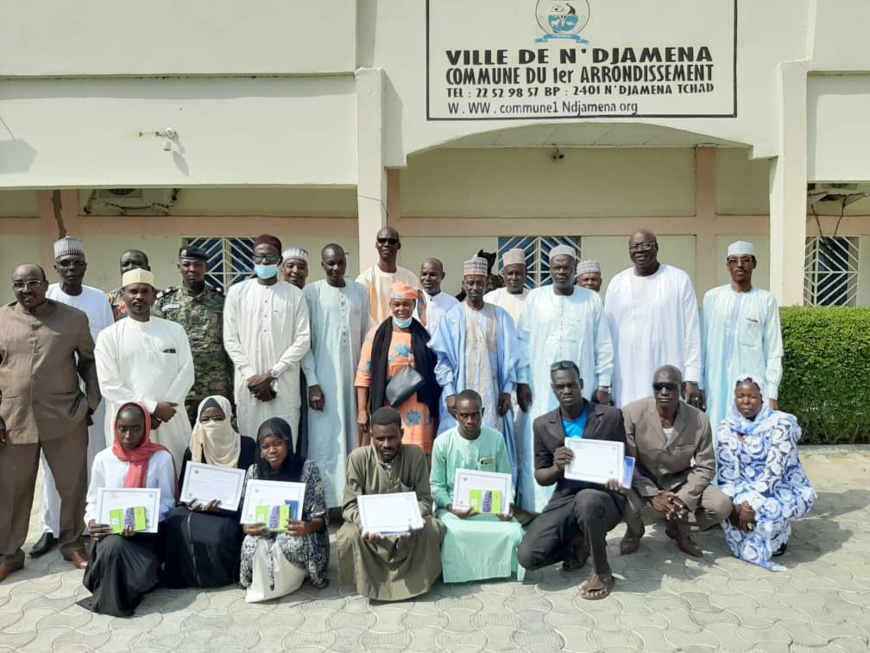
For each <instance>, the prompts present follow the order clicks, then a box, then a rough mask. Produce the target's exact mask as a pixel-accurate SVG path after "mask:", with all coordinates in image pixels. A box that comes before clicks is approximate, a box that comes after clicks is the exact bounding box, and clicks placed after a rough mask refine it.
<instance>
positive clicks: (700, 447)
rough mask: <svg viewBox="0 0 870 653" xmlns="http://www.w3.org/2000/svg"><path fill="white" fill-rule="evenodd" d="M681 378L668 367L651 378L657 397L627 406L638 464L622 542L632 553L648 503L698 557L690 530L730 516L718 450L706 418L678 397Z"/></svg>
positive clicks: (623, 548)
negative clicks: (720, 480)
mask: <svg viewBox="0 0 870 653" xmlns="http://www.w3.org/2000/svg"><path fill="white" fill-rule="evenodd" d="M682 381H683V377H682V375H681V374H680V370H678V369H677V368H676V367H674V366H673V365H665V366H664V367H660V368H659V369H658V370H656V372H655V376H654V377H653V384H652V387H653V395H654V396H652V397H648V398H646V399H639V400H638V401H635V402H632V403H630V404H628V405H627V406H623V408H622V411H623V414H624V415H625V431H626V440H627V443H628V455H629V456H634V457H635V459H636V464H635V468H634V479H633V481H632V484H631V485H632V489H631V490H630V491H629V493H628V496H629V502H630V505H631V507H630V509H629V511H628V513H627V514H626V516H625V523H626V524H627V525H628V530H627V532H626V534H625V537H624V538H623V540H622V542H621V543H620V545H619V550H620V552H621V553H623V554H629V553H634V552H635V551H637V550H638V548H639V547H640V538H641V537H642V536H643V533H644V528H643V519H642V518H641V515H640V511H641V507H642V506H643V504H644V503H647V504H648V505H650V506H651V507H652V508H653V509H654V510H655V511H656V512H659V513H661V514H662V515H664V517H665V519H666V520H667V524H668V525H667V528H666V529H665V534H666V535H667V536H668V537H669V538H671V539H672V540H674V541H675V542H676V543H677V546H678V547H680V550H681V551H682V552H683V553H685V554H687V555H690V556H694V557H697V558H700V557H701V556H702V555H703V554H702V552H701V549H700V548H699V547H698V545H697V544H695V542H694V540H693V539H692V536H691V535H690V531H692V530H705V529H707V528H710V527H711V526H713V525H715V524H718V523H719V522H721V521H723V520H725V519H727V518H728V516H729V515H730V514H731V511H732V510H733V508H734V506H733V505H732V503H731V499H730V498H729V497H727V496H726V495H725V494H723V493H722V492H721V491H719V489H718V488H717V487H716V486H715V485H713V484H712V481H713V478H714V477H715V476H716V453H715V451H714V450H713V435H712V433H711V431H710V421H709V420H708V419H707V416H706V415H705V414H704V413H703V412H701V411H700V410H698V409H697V408H694V407H693V406H690V405H689V404H687V403H685V402H683V401H681V400H680V392H681V385H682Z"/></svg>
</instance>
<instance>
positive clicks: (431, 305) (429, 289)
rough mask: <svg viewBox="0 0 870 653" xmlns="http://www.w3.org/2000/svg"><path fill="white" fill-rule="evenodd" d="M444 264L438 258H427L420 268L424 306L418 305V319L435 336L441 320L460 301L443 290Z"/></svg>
mask: <svg viewBox="0 0 870 653" xmlns="http://www.w3.org/2000/svg"><path fill="white" fill-rule="evenodd" d="M444 277H445V272H444V264H443V263H442V262H441V261H440V260H438V259H437V258H427V259H426V260H425V261H423V265H421V266H420V287H421V288H422V289H423V304H422V307H421V305H420V303H419V302H418V304H417V317H418V319H419V320H420V322H421V323H422V324H423V325H424V326H425V327H426V331H428V332H429V333H430V335H434V334H435V329H437V328H438V323H439V322H440V321H441V318H442V317H444V316H445V315H446V314H447V311H449V310H450V309H451V308H453V307H454V306H457V305H458V304H459V300H458V299H456V297H454V296H453V295H449V294H447V293H446V292H443V291H442V290H441V282H442V281H444Z"/></svg>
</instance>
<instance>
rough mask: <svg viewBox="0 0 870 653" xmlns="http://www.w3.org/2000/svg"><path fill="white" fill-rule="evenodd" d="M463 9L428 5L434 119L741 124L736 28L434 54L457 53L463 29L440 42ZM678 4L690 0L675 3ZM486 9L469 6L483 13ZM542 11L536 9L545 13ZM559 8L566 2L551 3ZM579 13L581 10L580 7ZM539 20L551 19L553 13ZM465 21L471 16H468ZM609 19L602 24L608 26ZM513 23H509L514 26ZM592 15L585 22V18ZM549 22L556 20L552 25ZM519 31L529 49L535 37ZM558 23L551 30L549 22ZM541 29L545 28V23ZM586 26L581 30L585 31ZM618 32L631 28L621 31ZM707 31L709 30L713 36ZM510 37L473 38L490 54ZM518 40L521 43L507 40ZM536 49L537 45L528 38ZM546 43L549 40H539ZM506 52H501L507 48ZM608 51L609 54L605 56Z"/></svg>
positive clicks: (436, 0)
mask: <svg viewBox="0 0 870 653" xmlns="http://www.w3.org/2000/svg"><path fill="white" fill-rule="evenodd" d="M457 1H458V0H429V4H428V23H427V30H428V33H427V36H428V48H429V51H428V59H427V63H428V71H427V72H428V80H427V81H428V89H427V91H428V96H427V100H428V102H427V108H428V115H427V117H428V119H429V120H510V119H537V118H545V119H546V118H577V117H631V116H646V117H734V116H735V115H736V84H735V70H736V68H735V57H734V53H735V43H734V29H733V28H732V29H731V30H725V31H726V32H727V33H726V34H724V35H723V34H720V35H718V38H713V37H709V38H708V37H707V35H706V33H705V32H698V33H700V34H705V38H704V42H701V43H696V42H686V41H671V42H669V43H659V44H652V43H644V44H637V43H629V44H625V37H626V34H625V30H622V31H619V32H618V34H619V37H620V41H622V43H623V44H622V45H609V44H606V43H605V39H603V38H602V39H601V45H598V44H597V43H596V44H594V45H593V44H590V43H589V42H588V41H585V40H583V39H581V38H580V37H579V36H576V32H577V31H578V30H577V29H576V25H577V23H576V22H575V23H568V24H569V25H574V26H575V28H574V32H575V36H574V37H573V38H574V39H576V40H578V41H580V43H576V42H575V41H574V40H565V39H560V38H557V37H553V38H552V39H551V40H549V41H547V42H546V43H545V44H544V45H542V46H537V47H534V46H532V47H474V48H463V47H447V48H445V47H438V46H439V45H442V46H443V45H444V44H448V42H449V45H454V44H455V45H460V43H459V41H460V40H464V41H466V42H467V41H468V40H470V37H471V35H468V36H467V37H463V34H462V30H461V29H460V30H456V29H452V30H451V31H449V32H448V33H442V32H441V31H440V29H441V28H442V27H445V26H447V25H451V26H453V27H455V25H453V24H452V23H450V22H449V21H447V20H446V18H447V14H446V13H444V10H445V9H447V8H448V6H453V5H454V4H456V2H457ZM498 1H499V2H500V3H501V6H502V7H503V6H504V5H505V4H511V5H512V4H518V5H521V4H526V5H527V4H529V0H525V2H523V0H514V2H510V0H509V1H508V2H507V3H506V2H505V0H498ZM626 1H627V0H609V4H604V3H601V2H599V3H597V7H596V8H601V7H608V9H607V11H608V12H610V13H612V12H613V9H614V7H613V6H612V5H618V4H625V3H626ZM674 1H675V2H677V3H678V4H679V3H680V2H686V0H674ZM488 3H489V0H479V1H478V2H475V3H465V4H464V6H465V7H466V8H469V7H470V8H471V11H475V9H477V10H479V9H480V8H481V6H483V7H484V8H485V7H486V6H487V5H488ZM540 4H541V3H539V5H540ZM550 4H553V5H560V4H568V5H569V7H573V5H572V4H571V3H570V2H569V3H559V2H551V3H550ZM574 4H576V3H574ZM713 4H718V5H719V8H720V10H722V9H731V10H736V6H735V5H734V4H733V0H727V1H725V0H717V2H714V3H713ZM539 10H540V11H543V12H544V15H546V11H555V10H553V9H552V8H550V9H548V7H547V6H544V7H543V8H540V7H539ZM466 13H467V12H466ZM598 13H604V14H605V16H604V17H603V18H600V19H599V25H598V28H599V29H600V23H603V22H604V21H605V18H606V12H604V11H599V12H598ZM505 15H509V16H510V18H509V19H508V20H507V22H508V24H512V23H515V22H517V16H516V15H514V14H509V12H502V17H504V16H505ZM592 15H596V14H591V13H587V16H592ZM551 18H552V16H551ZM519 22H520V25H519V26H518V27H517V29H518V30H519V29H520V28H522V31H521V32H520V33H521V34H522V36H523V40H524V41H525V42H526V43H528V41H529V40H530V39H529V38H528V33H529V29H527V28H526V27H527V26H525V25H524V24H523V22H522V21H519ZM551 22H552V21H551ZM622 23H624V21H622ZM539 24H544V25H546V24H549V23H547V22H546V21H540V22H539ZM584 25H585V23H584ZM622 27H625V25H624V24H622ZM707 32H709V30H707ZM506 35H507V36H509V34H508V30H507V29H505V30H502V31H501V32H498V31H496V33H495V36H493V34H491V33H489V32H487V33H480V32H477V33H476V36H477V38H476V39H474V40H475V41H480V42H482V44H483V45H490V44H491V43H492V42H494V40H495V39H496V37H499V36H500V37H501V38H500V41H501V42H503V41H504V40H506V39H505V36H506ZM507 40H509V41H514V42H515V41H517V40H519V38H514V39H507ZM531 40H532V41H534V40H535V39H531ZM538 40H539V41H546V38H542V39H538ZM501 44H502V43H499V45H501ZM605 45H606V46H607V47H605Z"/></svg>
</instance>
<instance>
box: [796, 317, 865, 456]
mask: <svg viewBox="0 0 870 653" xmlns="http://www.w3.org/2000/svg"><path fill="white" fill-rule="evenodd" d="M780 313H781V316H782V336H783V345H784V347H785V358H784V360H783V379H782V385H781V386H780V390H779V407H780V409H781V410H784V411H787V412H789V413H793V414H794V415H795V416H797V419H798V422H799V423H800V425H801V428H802V429H803V434H804V435H803V440H802V443H803V444H854V443H867V442H870V309H861V308H808V307H794V308H783V309H781V311H780Z"/></svg>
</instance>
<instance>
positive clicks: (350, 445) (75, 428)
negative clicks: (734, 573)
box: [0, 227, 815, 616]
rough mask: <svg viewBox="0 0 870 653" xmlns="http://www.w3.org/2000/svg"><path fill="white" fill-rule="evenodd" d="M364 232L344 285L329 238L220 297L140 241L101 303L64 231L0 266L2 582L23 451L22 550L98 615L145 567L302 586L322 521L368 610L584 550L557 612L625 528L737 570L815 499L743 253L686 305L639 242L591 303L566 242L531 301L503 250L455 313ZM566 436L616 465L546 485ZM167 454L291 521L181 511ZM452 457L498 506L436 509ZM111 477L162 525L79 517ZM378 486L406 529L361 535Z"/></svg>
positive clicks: (385, 239)
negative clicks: (409, 499) (409, 497)
mask: <svg viewBox="0 0 870 653" xmlns="http://www.w3.org/2000/svg"><path fill="white" fill-rule="evenodd" d="M375 244H376V247H377V251H378V255H379V261H378V263H377V264H376V265H374V266H373V267H372V268H370V269H368V270H365V271H363V272H362V274H360V275H359V277H358V278H357V280H356V281H353V280H350V279H348V278H346V277H345V274H346V267H347V257H346V255H345V252H344V250H343V248H342V247H341V246H340V245H337V244H329V245H327V246H325V247H324V248H323V249H322V251H321V259H320V263H321V267H322V268H323V270H324V273H325V279H324V280H322V281H318V282H316V283H313V284H307V277H308V263H309V261H308V252H306V251H305V250H304V249H302V248H300V247H289V248H286V249H285V248H283V247H282V243H281V242H280V240H279V239H278V238H276V237H275V236H271V235H262V236H260V237H259V238H257V239H256V241H255V243H254V249H253V257H252V258H253V270H252V272H253V274H252V278H250V279H247V280H243V281H241V282H239V283H236V284H234V285H232V286H231V287H230V288H229V289H228V291H227V292H226V293H225V294H224V293H223V292H222V291H221V290H220V289H218V288H212V287H211V286H210V285H209V283H208V281H207V272H208V255H207V253H206V252H205V251H203V250H201V249H199V248H197V247H192V246H186V247H182V248H181V250H180V251H179V258H178V269H179V272H180V274H181V283H180V284H179V285H178V286H173V287H170V288H166V289H163V290H162V291H158V289H157V287H156V286H155V281H154V275H153V273H152V272H151V270H150V267H149V261H148V258H147V256H146V255H145V253H143V252H140V251H137V250H129V251H127V252H124V253H123V255H122V257H121V271H122V281H121V285H120V287H119V288H118V289H117V290H115V291H112V292H111V293H109V294H108V296H107V295H106V294H104V293H102V292H101V291H99V290H97V289H95V288H91V287H89V286H86V285H84V283H83V280H84V276H85V273H86V270H87V260H86V257H85V252H84V246H83V244H82V243H81V241H79V240H77V239H75V238H69V237H65V238H62V239H60V240H59V241H57V242H56V243H55V256H56V262H55V271H56V272H57V274H58V275H59V277H60V282H59V283H54V284H49V283H48V280H47V278H46V275H45V272H44V270H43V269H42V268H40V267H39V266H36V265H32V264H26V265H21V266H19V267H18V268H16V270H15V272H14V273H13V278H12V285H13V290H14V293H15V296H16V301H15V302H13V303H12V304H10V305H8V306H5V307H2V308H0V582H2V580H4V579H5V578H6V577H7V576H8V575H9V574H10V573H12V572H14V571H16V570H18V569H20V568H21V567H22V566H23V564H24V553H23V551H22V549H21V547H22V545H23V543H24V541H25V539H26V536H27V529H28V520H29V515H30V508H31V505H32V501H33V494H34V489H35V488H34V485H35V482H36V473H37V460H39V458H40V456H41V457H42V465H43V471H44V477H43V488H42V509H43V510H42V516H43V519H42V526H43V533H42V535H41V537H40V538H39V539H38V541H37V542H36V544H35V545H34V547H33V549H32V550H31V555H32V556H39V555H43V554H45V553H46V552H47V551H49V550H51V549H52V548H54V547H55V546H59V548H60V551H61V553H62V554H63V556H64V557H65V558H66V559H67V560H70V561H71V562H72V563H73V564H74V565H75V566H76V567H79V568H81V569H85V570H86V571H85V576H84V582H85V585H86V586H87V587H88V588H89V589H90V590H91V592H92V593H93V595H92V597H90V598H88V599H86V600H84V601H82V605H84V606H85V607H88V608H89V609H92V610H95V611H98V612H106V613H109V614H117V615H122V616H123V615H129V614H131V613H132V611H133V610H134V609H135V607H136V605H137V604H138V603H139V601H141V599H142V596H143V594H144V593H146V592H147V591H148V590H149V589H151V588H152V587H154V586H155V585H156V584H157V583H158V582H160V579H161V578H162V579H163V581H162V582H164V583H166V584H167V585H169V586H173V587H183V586H202V587H212V586H220V585H225V584H228V583H230V582H236V581H238V582H240V583H241V584H242V585H243V586H245V587H247V588H248V593H249V597H255V596H265V597H267V598H268V597H271V596H274V595H275V591H276V590H275V586H276V583H277V584H278V585H280V587H281V588H283V590H284V591H285V592H286V591H292V590H293V589H296V588H297V587H299V586H300V585H301V584H302V583H303V582H304V581H305V580H306V579H308V580H309V581H310V582H311V583H312V584H313V585H314V586H316V587H325V586H326V585H327V584H328V583H329V575H328V561H329V555H330V551H329V536H328V525H329V521H330V519H332V520H338V521H341V522H342V523H341V526H340V527H339V528H338V531H337V534H336V545H337V547H338V561H339V580H340V581H341V582H347V583H353V584H355V586H356V588H357V591H359V592H360V593H361V594H364V595H366V596H368V597H370V598H372V599H377V600H399V599H404V598H408V597H412V596H416V595H419V594H421V593H424V592H426V591H428V589H429V588H430V587H431V586H432V584H433V583H434V582H435V581H436V580H437V579H438V578H439V577H443V579H444V581H445V582H464V581H470V580H483V579H487V578H499V577H509V576H511V575H512V574H516V576H517V578H519V579H522V577H523V574H524V572H525V570H529V569H537V568H540V567H543V566H546V565H551V564H555V563H562V565H563V567H564V568H565V569H568V570H570V569H579V568H582V567H584V566H585V564H586V563H587V561H588V559H589V558H590V557H591V559H592V562H591V573H590V574H589V577H588V579H587V581H586V583H585V584H584V585H583V587H582V589H581V596H583V598H586V599H600V598H604V597H606V596H608V595H609V594H610V593H611V591H612V589H613V586H614V579H613V576H612V574H611V572H610V567H609V565H608V562H607V555H606V546H605V540H606V535H607V533H608V532H609V531H610V530H612V529H613V528H614V527H615V526H616V525H617V524H618V523H619V522H621V521H623V520H624V521H625V523H626V526H627V528H626V534H625V537H624V538H623V539H622V541H621V543H620V552H621V553H622V554H624V555H629V554H631V553H633V552H635V551H637V549H638V548H639V546H640V541H641V538H642V536H643V534H644V518H645V513H646V516H647V517H648V513H650V511H651V512H652V513H658V514H659V515H660V516H661V517H663V518H664V519H665V521H666V523H667V527H666V529H665V533H666V535H667V536H668V537H669V538H670V539H672V540H674V541H675V542H676V544H677V545H678V546H679V548H680V550H682V551H683V552H684V553H686V554H687V555H692V556H701V555H702V551H701V549H700V548H699V547H698V545H697V544H696V543H695V541H694V539H693V537H692V532H693V531H696V530H698V529H704V528H709V527H710V526H713V525H715V524H722V527H723V529H724V531H725V535H726V541H727V543H728V545H729V546H730V548H731V549H732V551H733V552H734V554H735V555H737V556H738V557H740V558H741V559H744V560H747V561H749V562H753V563H755V564H758V565H761V566H763V567H766V568H768V569H771V570H780V569H783V567H781V566H780V565H778V564H777V563H776V562H775V561H774V560H773V558H774V557H776V556H778V555H781V554H782V553H784V552H785V549H786V543H787V541H788V538H789V535H790V525H789V524H790V521H791V520H793V519H796V518H798V517H800V516H802V515H804V514H805V513H806V512H807V511H808V510H809V508H810V507H811V505H812V503H813V500H814V497H815V495H814V492H813V489H812V486H811V485H810V483H809V481H808V479H807V478H806V475H805V473H804V472H803V469H802V467H801V464H800V460H799V457H798V453H797V442H798V440H799V439H800V428H799V426H798V424H797V422H796V421H795V419H794V417H793V416H791V415H789V414H787V413H783V412H780V411H779V410H778V405H777V390H778V385H779V382H780V379H781V375H782V353H783V352H782V338H781V334H780V326H779V315H778V307H777V305H776V301H775V300H774V298H773V297H772V296H771V295H770V293H768V292H767V291H764V290H762V289H760V288H757V287H755V286H753V285H752V272H753V270H754V269H755V266H756V255H755V250H754V248H753V246H752V245H751V244H749V243H745V242H737V243H733V244H732V245H731V246H730V247H729V249H728V254H727V258H726V266H727V269H728V271H729V273H730V275H731V283H730V284H728V285H725V286H721V287H719V288H715V289H713V290H711V291H709V292H708V293H707V294H706V295H705V297H704V302H703V311H702V312H699V310H698V303H697V299H696V295H695V290H694V288H693V286H692V283H691V280H690V279H689V276H688V275H687V274H686V273H685V272H684V271H682V270H679V269H678V268H675V267H672V266H669V265H666V264H663V263H660V262H659V260H658V251H659V247H658V242H657V240H656V237H655V235H654V234H653V233H651V232H649V231H647V230H641V231H638V232H637V233H635V234H633V235H632V236H631V237H630V238H629V242H628V253H629V257H630V259H631V261H632V264H633V265H632V267H630V268H628V269H626V270H625V271H623V272H621V273H620V274H618V275H617V276H615V277H614V278H613V279H612V281H611V282H610V284H609V285H608V288H607V292H606V296H605V300H604V301H602V300H601V298H600V296H599V294H598V292H599V290H600V288H601V270H600V267H599V266H598V264H597V263H595V262H594V261H580V260H578V256H577V252H576V251H575V250H574V248H572V247H570V246H564V245H561V246H556V247H553V248H552V250H551V251H550V252H549V269H550V283H548V284H547V285H543V286H541V287H540V288H536V289H529V288H528V287H527V276H528V270H527V265H526V254H525V252H524V251H523V250H511V251H508V252H506V253H505V254H504V255H503V257H502V266H501V268H502V269H501V278H502V280H503V282H504V286H503V287H501V288H497V289H494V290H491V289H489V288H488V285H489V284H488V278H489V277H488V273H489V262H488V261H487V260H486V259H484V258H481V257H479V256H475V257H473V258H471V259H470V260H469V261H466V263H465V264H464V267H463V271H462V289H463V299H462V301H459V300H458V299H456V298H454V297H451V296H449V295H448V294H446V293H445V292H443V291H442V290H441V283H442V281H443V280H444V278H445V270H444V266H443V264H442V263H441V261H439V260H438V259H434V258H429V259H427V260H425V261H424V262H423V264H422V266H421V269H420V276H419V278H418V277H417V275H415V274H414V273H413V272H412V271H410V270H407V269H405V268H402V267H400V266H399V265H398V264H397V257H398V253H399V250H400V249H401V240H400V237H399V234H398V232H397V231H396V230H395V229H393V228H391V227H385V228H384V229H382V230H381V231H380V232H378V234H377V240H376V243H375ZM705 411H706V412H705ZM572 438H585V439H603V440H610V441H615V442H621V443H623V445H624V451H625V454H626V456H631V457H633V458H634V460H635V467H634V472H633V477H632V478H631V479H630V480H628V481H627V479H624V478H613V479H610V481H609V482H608V483H607V484H606V485H599V484H595V483H590V482H584V481H577V480H571V479H568V478H566V477H565V470H566V468H567V467H568V466H570V464H571V460H572V458H573V455H574V454H573V450H572V448H571V447H569V446H567V444H568V443H567V441H568V440H570V439H572ZM190 461H194V462H198V463H205V464H210V465H218V466H225V467H231V468H237V469H243V470H246V474H247V476H246V478H247V479H261V480H280V481H290V482H297V483H303V484H305V487H306V490H305V499H304V503H303V505H304V509H303V513H302V514H301V515H296V516H295V517H298V519H297V518H293V519H290V520H289V521H288V522H287V523H286V529H285V530H282V531H281V532H277V533H276V532H273V531H270V530H269V529H268V528H266V526H265V525H264V524H246V525H244V526H242V525H241V524H240V523H239V520H240V515H239V512H238V511H228V510H224V509H222V508H221V506H220V505H219V504H218V503H217V502H216V501H214V500H213V497H199V498H198V499H197V500H196V501H188V502H186V503H178V489H177V488H178V487H179V483H180V482H181V481H182V480H183V479H184V475H185V470H186V469H187V467H188V464H189V462H190ZM458 469H467V470H478V471H491V472H498V473H503V474H509V475H510V476H511V478H512V483H513V488H514V491H513V497H512V500H511V501H510V505H509V506H506V508H505V510H504V511H503V514H497V515H491V514H477V513H476V512H474V511H473V510H471V509H461V508H457V507H455V506H454V496H453V493H454V487H453V484H454V478H455V474H456V470H458ZM122 487H127V488H130V487H133V488H135V487H151V488H160V489H161V505H160V514H159V516H158V517H159V521H160V528H159V532H158V533H154V534H149V533H141V532H133V530H132V529H131V528H126V529H125V530H124V531H123V532H122V533H120V534H117V533H112V532H111V531H110V529H109V526H108V525H106V524H103V523H100V521H99V519H98V515H97V514H96V512H95V506H96V503H95V502H96V497H97V494H98V492H99V490H100V489H101V488H122ZM393 492H414V493H416V495H417V499H418V503H419V508H420V512H421V515H422V516H423V518H424V526H423V528H422V529H420V530H414V531H409V532H408V533H402V534H399V535H391V536H381V535H378V534H376V533H371V532H366V531H365V530H364V528H363V523H362V521H361V519H360V511H359V508H358V505H357V504H358V498H359V496H360V495H363V494H385V493H393ZM83 527H84V530H83ZM83 534H84V535H89V537H90V540H91V546H90V551H89V552H88V551H87V549H86V547H85V540H84V539H83V538H82V535H83ZM264 578H265V579H266V580H265V585H266V586H267V588H271V593H270V591H265V593H263V591H262V589H263V588H262V587H261V586H262V585H263V582H261V581H262V579H264ZM276 579H279V580H280V582H278V581H277V580H276ZM252 600H253V599H252Z"/></svg>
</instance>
